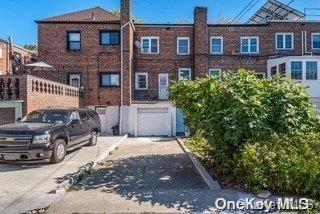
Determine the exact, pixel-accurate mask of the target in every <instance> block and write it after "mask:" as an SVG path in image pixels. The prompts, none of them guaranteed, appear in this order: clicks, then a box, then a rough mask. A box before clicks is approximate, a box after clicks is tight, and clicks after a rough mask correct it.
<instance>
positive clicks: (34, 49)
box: [24, 45, 38, 52]
mask: <svg viewBox="0 0 320 214" xmlns="http://www.w3.org/2000/svg"><path fill="white" fill-rule="evenodd" d="M24 48H25V49H27V50H30V51H34V52H36V51H38V46H37V45H24Z"/></svg>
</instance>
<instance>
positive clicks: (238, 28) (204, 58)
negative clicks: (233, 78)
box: [36, 0, 320, 136]
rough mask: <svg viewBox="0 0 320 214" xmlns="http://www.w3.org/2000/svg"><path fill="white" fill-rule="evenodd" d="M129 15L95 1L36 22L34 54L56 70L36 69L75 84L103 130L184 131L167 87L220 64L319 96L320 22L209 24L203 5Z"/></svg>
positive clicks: (127, 9) (125, 2)
mask: <svg viewBox="0 0 320 214" xmlns="http://www.w3.org/2000/svg"><path fill="white" fill-rule="evenodd" d="M130 17H131V1H130V0H121V17H117V16H115V15H112V14H111V13H109V12H107V11H105V10H103V9H101V8H99V7H97V8H92V9H88V10H84V11H80V12H75V13H70V14H66V15H61V16H56V17H53V18H48V19H44V20H40V21H36V22H37V23H38V40H39V41H38V42H39V55H38V57H39V60H40V61H43V62H46V63H48V64H50V65H52V66H54V68H55V69H56V72H38V73H37V74H36V75H38V76H41V77H44V78H49V79H51V80H54V81H59V82H62V83H68V84H70V85H74V86H77V87H79V88H81V95H82V96H81V99H80V103H81V105H82V106H88V107H92V108H95V109H96V110H97V112H98V113H99V114H100V116H101V119H102V122H103V130H104V131H106V132H111V127H112V126H114V125H116V124H117V123H118V122H120V124H122V126H121V131H122V133H130V134H132V135H135V136H138V135H140V136H144V135H169V136H171V135H175V134H176V133H177V132H184V126H183V124H182V121H183V119H182V115H181V113H180V111H177V110H176V108H175V107H174V106H172V105H171V103H170V101H168V95H167V89H168V87H169V86H170V84H172V81H178V80H181V79H194V78H196V77H206V76H207V75H215V74H217V73H220V72H221V71H224V70H233V71H235V70H237V69H239V68H247V69H250V70H255V72H256V74H257V75H258V76H260V77H261V78H266V77H267V76H268V77H271V76H272V75H275V74H278V73H283V74H286V75H287V76H288V77H291V78H293V79H296V80H298V81H301V82H303V83H304V84H305V85H306V86H310V87H309V89H308V90H310V94H311V96H312V97H314V98H317V97H319V98H320V79H319V70H320V56H319V54H320V23H319V22H311V21H310V22H308V21H279V20H274V21H268V22H266V23H262V24H208V21H207V20H208V18H207V8H205V7H196V8H195V10H194V24H138V23H131V24H130V20H131V18H130ZM121 26H122V28H121ZM121 29H122V30H123V32H122V33H121ZM121 44H122V47H121ZM121 71H122V72H121ZM121 106H122V107H121ZM177 112H178V113H177Z"/></svg>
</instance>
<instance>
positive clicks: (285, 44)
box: [276, 33, 294, 50]
mask: <svg viewBox="0 0 320 214" xmlns="http://www.w3.org/2000/svg"><path fill="white" fill-rule="evenodd" d="M293 35H294V34H293V33H276V49H277V50H293Z"/></svg>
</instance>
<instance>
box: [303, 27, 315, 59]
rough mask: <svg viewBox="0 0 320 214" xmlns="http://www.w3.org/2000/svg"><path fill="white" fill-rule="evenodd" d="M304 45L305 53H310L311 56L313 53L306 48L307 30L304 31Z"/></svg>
mask: <svg viewBox="0 0 320 214" xmlns="http://www.w3.org/2000/svg"><path fill="white" fill-rule="evenodd" d="M304 46H305V49H306V51H305V53H306V54H311V56H312V55H313V53H312V52H310V51H308V48H307V31H304Z"/></svg>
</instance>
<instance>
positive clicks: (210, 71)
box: [209, 68, 221, 76]
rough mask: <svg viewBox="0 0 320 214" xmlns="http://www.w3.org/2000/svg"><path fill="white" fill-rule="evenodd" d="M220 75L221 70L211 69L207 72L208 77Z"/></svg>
mask: <svg viewBox="0 0 320 214" xmlns="http://www.w3.org/2000/svg"><path fill="white" fill-rule="evenodd" d="M220 73H221V69H218V68H212V69H210V70H209V76H218V75H219V74H220Z"/></svg>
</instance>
